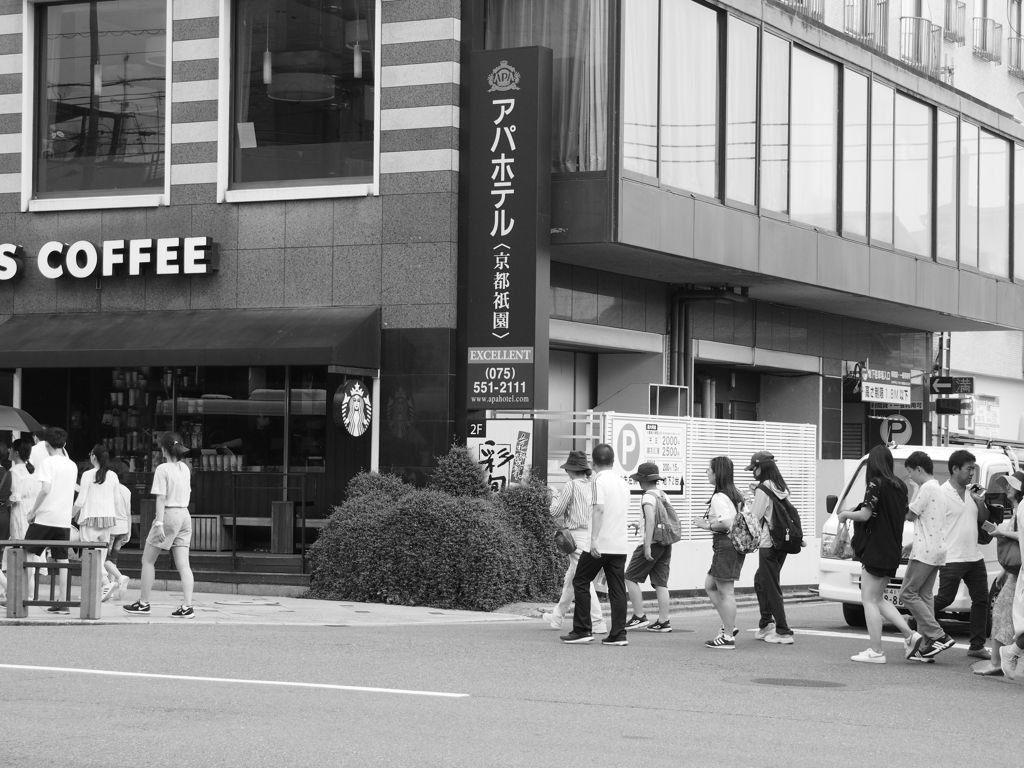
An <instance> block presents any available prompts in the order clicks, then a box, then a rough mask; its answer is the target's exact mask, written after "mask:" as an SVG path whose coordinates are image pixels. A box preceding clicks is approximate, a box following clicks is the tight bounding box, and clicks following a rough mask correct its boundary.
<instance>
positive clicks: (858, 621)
mask: <svg viewBox="0 0 1024 768" xmlns="http://www.w3.org/2000/svg"><path fill="white" fill-rule="evenodd" d="M843 618H844V619H846V623H847V624H849V625H850V626H851V627H866V626H867V625H868V624H867V622H866V621H865V620H864V606H863V605H850V604H849V603H843Z"/></svg>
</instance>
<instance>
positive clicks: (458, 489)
mask: <svg viewBox="0 0 1024 768" xmlns="http://www.w3.org/2000/svg"><path fill="white" fill-rule="evenodd" d="M430 487H431V488H433V489H434V490H435V491H441V492H442V493H447V494H449V495H451V496H469V497H471V498H486V497H487V496H490V495H491V489H490V486H489V485H488V484H487V475H486V474H484V469H483V467H481V466H480V465H479V464H478V463H477V462H476V459H474V458H473V454H472V453H470V450H469V448H467V447H466V446H464V445H458V444H457V443H456V444H454V445H452V447H451V449H450V450H449V451H448V453H447V454H445V455H444V456H438V457H437V469H435V470H434V474H432V475H431V476H430Z"/></svg>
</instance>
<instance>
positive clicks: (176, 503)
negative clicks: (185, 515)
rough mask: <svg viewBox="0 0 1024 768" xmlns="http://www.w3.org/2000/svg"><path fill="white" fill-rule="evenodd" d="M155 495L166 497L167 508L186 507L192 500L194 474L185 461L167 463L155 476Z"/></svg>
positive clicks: (162, 465) (157, 469)
mask: <svg viewBox="0 0 1024 768" xmlns="http://www.w3.org/2000/svg"><path fill="white" fill-rule="evenodd" d="M153 495H154V496H163V497H164V506H166V507H184V508H185V509H188V503H189V501H190V500H191V498H192V473H191V472H190V471H189V468H188V464H186V463H185V462H183V461H165V462H164V463H163V464H161V465H160V466H159V467H157V468H156V472H155V473H154V474H153Z"/></svg>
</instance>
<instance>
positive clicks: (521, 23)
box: [325, 0, 608, 173]
mask: <svg viewBox="0 0 1024 768" xmlns="http://www.w3.org/2000/svg"><path fill="white" fill-rule="evenodd" d="M360 5H362V4H361V3H360ZM325 7H328V6H325ZM345 7H350V6H349V5H348V4H345ZM486 19H487V22H486V24H487V28H486V32H485V38H484V47H486V48H488V49H495V48H519V47H523V46H529V45H543V46H546V47H547V48H550V49H551V50H552V51H553V52H554V62H553V64H554V67H553V72H552V87H551V150H552V158H551V170H552V171H554V172H556V173H571V172H575V171H603V170H604V169H605V158H606V153H607V144H608V0H560V1H559V2H557V3H553V2H549V0H487V12H486Z"/></svg>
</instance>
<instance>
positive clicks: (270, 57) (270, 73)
mask: <svg viewBox="0 0 1024 768" xmlns="http://www.w3.org/2000/svg"><path fill="white" fill-rule="evenodd" d="M273 81H274V54H272V53H271V52H270V3H269V2H268V3H267V49H266V50H265V51H264V52H263V84H264V85H270V84H271V83H272V82H273Z"/></svg>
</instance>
